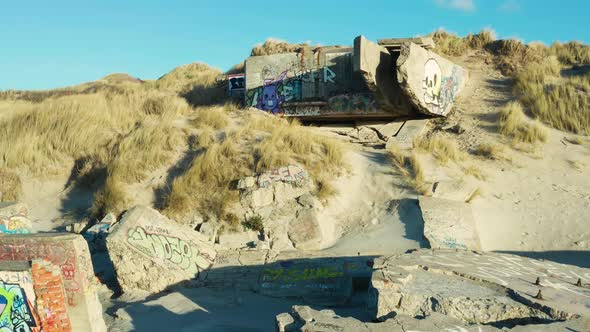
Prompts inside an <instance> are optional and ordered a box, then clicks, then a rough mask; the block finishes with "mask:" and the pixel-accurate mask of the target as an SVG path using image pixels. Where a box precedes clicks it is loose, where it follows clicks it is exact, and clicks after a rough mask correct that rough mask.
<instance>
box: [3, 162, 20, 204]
mask: <svg viewBox="0 0 590 332" xmlns="http://www.w3.org/2000/svg"><path fill="white" fill-rule="evenodd" d="M21 194H22V183H21V180H20V178H19V176H18V175H17V174H16V173H14V172H12V171H9V170H7V169H4V168H0V202H12V201H18V200H19V198H20V196H21Z"/></svg>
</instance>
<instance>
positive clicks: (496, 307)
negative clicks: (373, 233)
mask: <svg viewBox="0 0 590 332" xmlns="http://www.w3.org/2000/svg"><path fill="white" fill-rule="evenodd" d="M374 268H375V269H376V271H375V272H374V273H373V276H372V279H371V289H370V292H371V296H373V300H372V301H371V302H370V309H371V310H372V312H373V313H374V316H375V317H376V318H378V319H381V320H383V319H387V318H388V317H392V316H393V315H395V314H406V315H410V316H417V315H418V316H423V315H428V314H430V313H432V312H438V313H443V314H446V315H448V316H451V317H453V318H456V319H459V320H461V321H463V322H466V323H479V324H481V323H493V322H498V321H503V322H505V323H510V322H512V323H531V322H533V323H534V322H538V321H539V320H544V319H549V320H569V319H575V318H579V317H590V287H588V286H589V285H590V269H584V268H579V267H575V266H568V265H562V264H557V263H553V262H545V261H539V260H534V259H529V258H524V257H518V256H513V255H506V254H494V253H485V254H479V253H476V252H472V251H453V250H417V251H414V252H412V253H409V254H403V255H399V256H392V257H382V258H379V259H376V260H375V265H374ZM537 278H540V283H539V285H536V284H535V283H536V280H537ZM579 279H581V283H582V286H581V287H580V286H577V285H576V284H577V283H578V280H579ZM539 290H541V292H542V299H538V298H536V296H537V294H538V292H539Z"/></svg>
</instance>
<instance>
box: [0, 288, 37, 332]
mask: <svg viewBox="0 0 590 332" xmlns="http://www.w3.org/2000/svg"><path fill="white" fill-rule="evenodd" d="M27 295H28V296H27ZM30 297H31V298H30ZM32 301H33V302H34V293H33V292H30V293H27V292H25V290H24V289H23V288H22V287H21V286H20V285H19V284H9V283H4V282H0V331H19V332H20V331H22V332H27V331H40V326H39V323H38V317H37V316H36V314H35V312H34V307H33V306H32V304H31V303H32Z"/></svg>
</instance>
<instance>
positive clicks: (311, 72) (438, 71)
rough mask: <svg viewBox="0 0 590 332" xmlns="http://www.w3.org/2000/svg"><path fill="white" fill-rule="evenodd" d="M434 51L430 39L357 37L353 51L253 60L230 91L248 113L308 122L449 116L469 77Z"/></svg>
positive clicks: (303, 51)
mask: <svg viewBox="0 0 590 332" xmlns="http://www.w3.org/2000/svg"><path fill="white" fill-rule="evenodd" d="M433 48H434V42H433V41H432V39H431V38H401V39H382V40H379V41H378V42H377V43H375V42H372V41H369V40H368V39H366V38H365V37H363V36H358V37H356V38H355V39H354V43H353V47H343V46H325V47H315V48H312V47H301V48H300V49H298V50H297V51H296V52H290V53H280V54H272V55H262V56H251V57H249V58H247V59H246V60H245V63H244V67H245V72H244V73H243V74H237V75H236V74H234V75H230V76H231V77H230V76H228V77H227V80H228V86H229V87H230V88H229V90H228V91H229V94H230V95H231V96H236V95H238V96H240V97H239V98H240V99H242V101H243V103H244V106H245V107H255V108H258V109H260V110H262V111H265V112H268V113H272V114H279V115H283V116H287V117H298V118H302V119H306V120H355V119H372V120H393V119H408V118H417V117H425V116H446V115H447V114H448V113H449V112H450V110H451V108H452V106H453V103H454V101H455V98H456V97H457V96H458V95H459V94H460V92H461V90H462V88H463V87H464V85H465V82H466V80H467V76H468V75H467V71H466V70H465V69H463V68H462V67H460V66H458V65H456V64H454V63H453V62H451V61H450V60H447V59H445V58H443V57H441V56H440V55H438V54H436V53H435V52H433V51H432V49H433ZM242 96H243V97H242Z"/></svg>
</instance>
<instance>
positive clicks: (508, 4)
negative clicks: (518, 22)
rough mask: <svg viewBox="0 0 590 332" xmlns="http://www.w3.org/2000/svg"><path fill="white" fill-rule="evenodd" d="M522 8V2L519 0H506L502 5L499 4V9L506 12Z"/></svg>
mask: <svg viewBox="0 0 590 332" xmlns="http://www.w3.org/2000/svg"><path fill="white" fill-rule="evenodd" d="M520 8H521V5H520V2H518V0H506V1H504V2H502V3H501V4H500V6H498V9H499V10H500V11H503V12H506V13H514V12H517V11H519V10H520Z"/></svg>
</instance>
